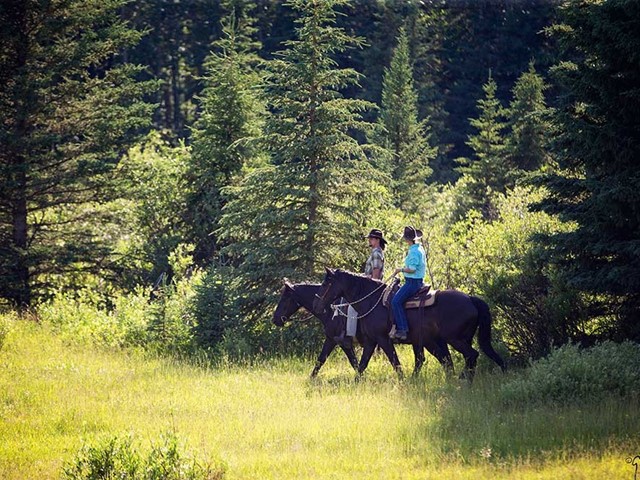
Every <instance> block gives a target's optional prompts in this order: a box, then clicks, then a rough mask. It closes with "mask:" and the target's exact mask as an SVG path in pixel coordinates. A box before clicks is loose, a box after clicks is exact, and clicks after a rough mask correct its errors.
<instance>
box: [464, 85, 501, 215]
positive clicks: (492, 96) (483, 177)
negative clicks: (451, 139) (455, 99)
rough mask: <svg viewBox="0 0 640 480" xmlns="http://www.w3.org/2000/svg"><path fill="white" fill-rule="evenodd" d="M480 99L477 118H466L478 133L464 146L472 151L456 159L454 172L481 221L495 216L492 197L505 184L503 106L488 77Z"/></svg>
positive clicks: (470, 137)
mask: <svg viewBox="0 0 640 480" xmlns="http://www.w3.org/2000/svg"><path fill="white" fill-rule="evenodd" d="M482 88H483V90H484V94H485V96H484V98H482V99H480V100H478V112H479V116H478V118H472V119H470V122H471V125H472V126H473V127H475V129H476V130H477V131H478V133H476V134H475V135H471V136H469V140H468V141H467V145H468V146H469V147H470V148H471V150H472V151H473V157H472V158H470V159H466V158H463V159H458V162H459V163H460V164H462V166H461V167H458V171H459V172H460V173H462V175H463V176H464V177H465V181H466V188H467V194H468V196H469V200H470V205H471V207H472V208H475V209H478V210H481V211H482V214H483V216H484V218H486V219H491V218H494V217H495V209H494V205H493V202H492V195H493V194H494V193H495V192H501V193H504V192H505V190H506V187H507V185H508V172H509V170H510V169H509V165H508V163H507V157H506V148H505V139H504V133H503V132H504V129H505V126H506V121H505V119H504V111H503V107H502V105H501V104H500V100H498V99H497V98H496V89H497V85H496V82H495V81H494V80H493V78H491V76H489V81H488V82H487V83H485V84H484V85H483V87H482Z"/></svg>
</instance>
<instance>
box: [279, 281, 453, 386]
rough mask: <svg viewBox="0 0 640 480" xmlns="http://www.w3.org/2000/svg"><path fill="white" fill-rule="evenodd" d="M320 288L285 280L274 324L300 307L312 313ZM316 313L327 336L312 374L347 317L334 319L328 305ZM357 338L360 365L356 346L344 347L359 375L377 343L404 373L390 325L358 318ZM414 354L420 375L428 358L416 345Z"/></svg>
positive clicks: (321, 363)
mask: <svg viewBox="0 0 640 480" xmlns="http://www.w3.org/2000/svg"><path fill="white" fill-rule="evenodd" d="M319 291H320V284H318V283H316V284H308V283H302V284H296V285H292V284H291V283H289V282H288V281H286V280H285V284H284V287H283V288H282V292H281V295H280V301H279V302H278V306H277V307H276V311H275V312H274V314H273V323H274V324H276V325H277V326H282V325H284V323H285V322H286V321H287V320H288V319H289V317H290V316H291V315H293V314H294V313H295V312H296V311H298V309H300V308H301V307H303V308H305V309H307V310H308V311H310V312H313V311H314V310H313V302H314V300H315V299H316V298H317V294H318V292H319ZM343 310H345V311H346V307H343ZM315 315H316V317H318V318H319V319H320V321H321V322H322V325H323V327H324V332H325V335H326V339H325V341H324V345H323V346H322V351H321V352H320V355H319V356H318V360H317V361H316V366H315V368H314V369H313V372H312V373H311V376H312V377H314V376H316V375H317V374H318V371H319V370H320V368H321V367H322V365H324V362H325V361H326V360H327V357H328V356H329V354H330V353H331V352H332V351H333V349H334V348H335V347H336V342H335V341H334V340H333V337H335V336H338V335H339V334H340V333H341V332H342V331H343V329H344V320H341V321H337V320H335V319H334V318H333V312H332V311H331V310H329V309H328V305H327V307H324V308H323V309H322V310H321V311H320V313H316V314H315ZM342 318H344V317H342ZM356 338H357V339H358V342H359V343H360V345H362V346H363V353H362V357H361V359H360V364H359V365H358V361H357V360H356V358H355V353H354V352H353V348H351V349H346V348H344V347H342V349H343V351H344V353H345V354H346V355H347V358H349V363H351V365H352V366H353V367H354V368H355V369H356V371H357V372H358V374H362V373H363V372H364V371H365V369H366V368H367V366H368V365H369V360H370V359H371V355H373V352H374V351H375V348H376V347H377V346H380V348H381V349H382V350H383V351H384V352H385V354H386V355H387V358H388V359H389V362H390V363H391V365H392V366H393V368H394V369H395V370H396V372H398V374H399V375H402V367H401V366H400V360H399V359H398V355H397V354H396V351H395V348H394V347H393V343H392V342H391V340H390V339H389V326H388V325H386V324H384V325H382V324H378V323H375V324H370V323H369V322H368V321H366V320H365V321H359V322H358V330H357V333H356ZM407 343H408V342H407ZM441 348H442V349H444V351H446V353H447V355H448V354H449V350H448V348H447V344H446V343H443V344H442V345H441ZM413 353H414V355H415V368H414V374H418V373H419V372H420V369H421V368H422V365H423V364H424V361H425V359H424V353H423V349H422V348H420V347H418V346H414V348H413ZM432 353H434V352H432ZM434 355H435V354H434Z"/></svg>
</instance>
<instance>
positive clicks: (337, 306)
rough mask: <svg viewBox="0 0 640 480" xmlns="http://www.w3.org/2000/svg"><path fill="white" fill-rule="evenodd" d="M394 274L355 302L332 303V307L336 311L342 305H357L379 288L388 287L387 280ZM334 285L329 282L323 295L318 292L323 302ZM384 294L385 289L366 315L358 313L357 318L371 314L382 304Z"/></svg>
mask: <svg viewBox="0 0 640 480" xmlns="http://www.w3.org/2000/svg"><path fill="white" fill-rule="evenodd" d="M393 277H394V275H391V276H389V277H388V278H387V279H386V281H384V282H382V283H381V284H380V285H379V286H378V287H376V288H375V289H373V290H372V291H370V292H369V293H368V294H366V295H365V296H364V297H362V298H361V299H359V300H356V301H355V302H348V303H338V304H335V305H331V308H332V309H333V310H334V311H336V310H340V308H342V307H348V306H350V305H351V306H353V305H357V304H358V303H360V302H362V301H363V300H366V299H367V298H369V297H370V296H371V295H373V294H374V293H376V292H377V291H378V290H380V289H381V288H383V287H387V282H388V281H389V280H390V279H391V278H393ZM332 286H333V282H327V286H326V288H325V291H324V293H323V294H322V296H320V295H318V294H317V293H316V297H318V298H319V299H320V300H322V301H323V302H326V300H325V297H326V296H327V294H328V293H329V290H330V289H331V287H332ZM383 296H384V291H382V292H380V296H379V297H378V301H377V302H376V303H375V305H374V306H373V307H371V308H370V309H369V310H368V311H367V313H365V314H364V315H358V316H357V317H356V318H357V319H358V320H360V319H361V318H364V317H366V316H367V315H369V314H370V313H371V312H373V311H374V310H375V308H376V307H377V306H378V305H379V304H380V301H381V300H382V297H383Z"/></svg>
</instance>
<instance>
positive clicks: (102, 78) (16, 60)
mask: <svg viewBox="0 0 640 480" xmlns="http://www.w3.org/2000/svg"><path fill="white" fill-rule="evenodd" d="M124 3H125V2H124V1H123V0H101V1H96V0H90V1H84V0H83V1H81V0H67V1H61V0H53V1H49V2H35V1H31V0H29V1H23V0H8V1H4V2H3V3H2V6H1V7H0V25H1V28H0V52H1V53H0V144H1V145H2V149H0V182H1V184H0V236H1V238H0V245H1V250H0V278H1V280H0V296H1V297H4V298H6V299H9V300H10V302H11V303H13V304H16V305H20V306H24V305H29V304H30V303H31V301H32V299H33V298H34V295H36V294H38V293H40V292H41V291H42V289H43V288H45V287H46V286H47V280H48V279H50V278H52V277H54V276H56V275H60V274H63V273H65V272H73V271H77V270H82V271H94V272H100V269H101V266H100V261H101V260H102V259H103V258H104V256H105V252H106V251H107V250H108V246H105V245H104V244H101V243H100V242H98V241H97V239H96V238H95V236H93V235H91V234H90V232H88V231H87V228H85V225H86V224H87V222H95V221H97V219H96V217H95V215H94V213H93V212H92V211H91V210H90V209H87V208H85V207H86V206H87V205H89V204H91V202H101V201H104V200H105V199H108V198H109V196H110V194H111V193H112V190H111V188H110V187H111V186H113V183H112V179H111V174H112V172H113V169H114V167H115V166H116V164H117V162H118V160H119V158H120V157H121V155H122V153H123V152H124V149H125V148H126V146H127V145H128V144H129V143H130V142H131V141H132V140H133V139H134V136H135V135H134V134H135V133H137V131H138V130H139V129H140V128H141V127H144V126H146V125H147V124H148V123H149V119H150V116H151V110H152V108H151V105H149V104H148V103H145V102H144V101H143V100H142V98H143V97H144V95H145V94H147V93H149V92H150V91H151V90H152V89H154V88H155V83H153V82H151V83H150V82H138V81H136V77H137V76H138V75H139V74H140V72H141V68H140V67H137V66H133V65H130V64H126V63H125V64H121V65H119V66H117V67H112V68H110V62H111V63H113V61H114V60H115V59H116V57H117V56H118V54H119V53H120V52H121V51H122V50H124V49H126V48H128V47H130V46H132V45H134V44H135V43H136V42H137V41H138V40H139V39H140V37H141V35H142V34H141V33H140V32H137V31H135V30H132V29H131V28H129V27H128V26H127V24H126V23H125V22H123V21H122V20H120V19H119V17H118V12H119V9H120V8H121V7H122V5H123V4H124Z"/></svg>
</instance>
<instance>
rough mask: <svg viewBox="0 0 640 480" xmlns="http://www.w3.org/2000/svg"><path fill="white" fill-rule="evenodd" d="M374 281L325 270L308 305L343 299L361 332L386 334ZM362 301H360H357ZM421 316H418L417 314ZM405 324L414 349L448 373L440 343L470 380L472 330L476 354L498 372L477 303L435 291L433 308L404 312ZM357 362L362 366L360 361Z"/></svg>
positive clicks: (485, 315) (486, 319)
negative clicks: (426, 352)
mask: <svg viewBox="0 0 640 480" xmlns="http://www.w3.org/2000/svg"><path fill="white" fill-rule="evenodd" d="M381 295H382V289H380V282H379V281H377V280H372V279H370V278H367V277H364V276H362V275H357V274H354V273H351V272H346V271H343V270H331V269H326V275H325V277H324V281H323V283H322V286H321V288H320V292H319V293H318V296H317V297H316V300H315V301H314V305H313V307H314V310H315V311H322V310H323V309H324V308H325V307H326V306H327V305H328V304H329V303H331V302H333V301H334V300H335V299H337V298H340V297H344V298H345V299H346V300H347V301H348V302H349V303H351V304H352V306H353V308H355V309H356V311H357V312H358V314H360V315H366V318H364V319H363V320H361V321H360V322H359V323H361V324H363V325H365V326H366V327H367V328H377V329H384V330H386V331H387V332H388V331H389V328H390V324H389V313H388V310H387V309H386V308H385V307H383V306H382V301H381ZM360 299H362V300H360ZM421 312H423V315H424V316H423V317H421V316H420V313H421ZM407 319H408V320H409V338H408V340H409V341H410V342H411V344H412V345H413V346H414V351H416V348H418V349H420V350H421V349H422V348H426V349H427V350H429V351H430V352H431V353H432V354H433V355H434V356H435V357H436V358H437V359H438V361H439V362H440V363H441V364H442V365H443V367H445V371H446V372H447V373H449V372H450V371H451V370H450V369H451V366H452V364H451V357H450V356H449V352H448V350H447V348H446V344H449V345H451V346H452V347H453V348H455V349H456V350H457V351H459V352H460V353H461V354H462V355H463V356H464V359H465V371H464V372H463V375H464V376H465V377H466V378H467V379H468V380H469V381H471V380H472V379H473V375H474V373H475V367H476V362H477V359H478V352H477V351H476V350H475V349H474V348H473V346H472V342H473V337H474V336H475V333H476V331H478V344H479V345H480V349H481V350H482V351H483V352H484V353H485V354H486V355H487V356H488V357H489V358H491V359H492V360H493V361H494V362H495V363H497V364H498V365H499V366H500V368H501V369H502V370H503V371H504V370H505V363H504V361H503V360H502V358H500V356H499V355H498V354H497V353H496V351H495V350H494V349H493V347H492V345H491V313H490V312H489V306H488V305H487V304H486V303H485V302H484V301H483V300H482V299H480V298H478V297H473V296H469V295H467V294H465V293H462V292H459V291H457V290H443V291H440V292H438V294H437V297H436V304H435V305H434V306H432V307H428V308H425V309H424V310H423V309H410V310H407ZM361 363H362V362H361Z"/></svg>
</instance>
